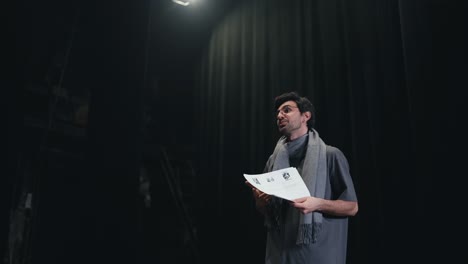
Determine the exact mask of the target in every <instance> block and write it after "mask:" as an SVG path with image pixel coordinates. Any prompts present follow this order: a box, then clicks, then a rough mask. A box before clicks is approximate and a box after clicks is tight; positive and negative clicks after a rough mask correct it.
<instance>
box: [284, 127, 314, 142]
mask: <svg viewBox="0 0 468 264" xmlns="http://www.w3.org/2000/svg"><path fill="white" fill-rule="evenodd" d="M308 132H309V130H308V129H307V128H306V129H305V130H304V129H301V130H300V131H297V133H293V134H291V135H290V136H289V137H288V141H294V140H296V139H298V138H300V137H302V136H304V135H306V134H307V133H308Z"/></svg>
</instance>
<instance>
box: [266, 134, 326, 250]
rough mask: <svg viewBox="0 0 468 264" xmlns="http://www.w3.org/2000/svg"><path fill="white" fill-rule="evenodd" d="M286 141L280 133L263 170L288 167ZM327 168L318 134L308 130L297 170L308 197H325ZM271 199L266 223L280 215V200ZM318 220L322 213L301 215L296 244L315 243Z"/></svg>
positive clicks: (318, 230)
mask: <svg viewBox="0 0 468 264" xmlns="http://www.w3.org/2000/svg"><path fill="white" fill-rule="evenodd" d="M286 144H287V139H286V137H284V136H283V137H281V138H280V139H279V140H278V142H277V144H276V147H275V150H274V151H273V154H272V155H271V156H270V158H269V160H268V162H267V166H266V168H265V169H266V171H274V170H279V169H283V168H288V167H289V166H290V165H289V154H288V150H287V149H286ZM327 171H328V170H327V157H326V145H325V143H324V142H323V141H322V139H321V138H320V137H319V134H318V132H317V131H315V130H314V129H312V130H311V131H309V141H308V143H307V151H306V155H305V158H304V162H303V166H302V173H301V176H302V178H303V180H304V182H305V184H306V186H307V188H309V191H310V194H311V196H314V197H318V198H324V197H325V184H326V180H327ZM273 201H276V203H277V204H276V205H273V206H272V207H273V210H272V214H273V215H272V216H273V221H270V224H269V225H270V226H271V225H273V226H274V225H278V224H279V223H278V219H279V214H281V209H278V208H280V207H281V203H282V202H283V201H282V200H280V199H273ZM278 203H279V204H278ZM278 205H279V206H278ZM275 208H276V209H275ZM322 220H323V216H322V213H320V212H312V213H308V214H305V215H304V214H301V215H300V219H299V226H298V233H297V239H296V244H309V243H315V242H317V238H318V235H319V233H320V230H321V228H322ZM276 227H278V226H276Z"/></svg>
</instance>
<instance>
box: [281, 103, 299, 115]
mask: <svg viewBox="0 0 468 264" xmlns="http://www.w3.org/2000/svg"><path fill="white" fill-rule="evenodd" d="M293 108H298V107H297V106H292V105H285V106H283V108H281V109H279V110H276V116H278V115H279V113H281V114H283V115H287V114H289V113H291V112H292V111H293Z"/></svg>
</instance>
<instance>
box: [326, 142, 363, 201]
mask: <svg viewBox="0 0 468 264" xmlns="http://www.w3.org/2000/svg"><path fill="white" fill-rule="evenodd" d="M327 166H328V177H329V179H330V186H331V197H332V199H333V200H338V199H339V200H345V201H357V195H356V191H355V189H354V184H353V179H352V177H351V174H350V171H349V165H348V160H347V159H346V157H345V155H344V154H343V152H341V150H339V149H338V148H336V147H332V146H327Z"/></svg>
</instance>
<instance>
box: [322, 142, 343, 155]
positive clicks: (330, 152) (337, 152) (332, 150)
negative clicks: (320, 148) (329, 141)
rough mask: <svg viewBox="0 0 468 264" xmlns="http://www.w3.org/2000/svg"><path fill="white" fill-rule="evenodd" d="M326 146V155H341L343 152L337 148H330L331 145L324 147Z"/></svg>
mask: <svg viewBox="0 0 468 264" xmlns="http://www.w3.org/2000/svg"><path fill="white" fill-rule="evenodd" d="M326 146H327V148H326V151H327V155H330V156H336V155H343V152H342V151H341V150H340V149H339V148H337V147H334V146H331V145H326Z"/></svg>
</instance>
